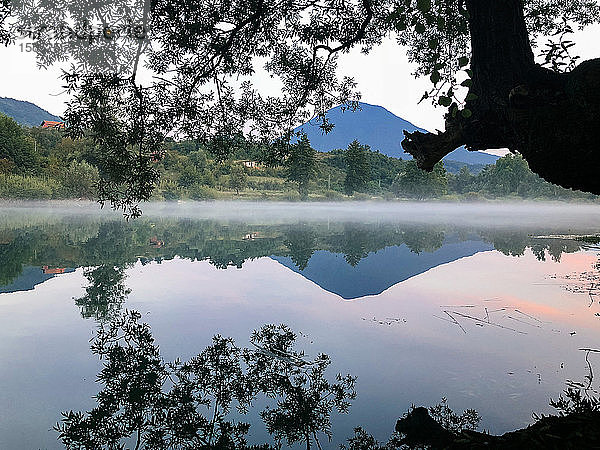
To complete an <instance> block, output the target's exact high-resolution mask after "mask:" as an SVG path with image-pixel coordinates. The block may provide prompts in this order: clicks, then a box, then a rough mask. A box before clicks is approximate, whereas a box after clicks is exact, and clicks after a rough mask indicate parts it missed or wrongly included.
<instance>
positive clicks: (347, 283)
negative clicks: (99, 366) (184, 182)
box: [0, 217, 587, 317]
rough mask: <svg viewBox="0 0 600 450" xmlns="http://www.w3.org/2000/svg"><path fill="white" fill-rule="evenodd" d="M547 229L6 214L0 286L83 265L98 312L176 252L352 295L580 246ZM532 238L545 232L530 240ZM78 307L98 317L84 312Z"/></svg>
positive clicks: (20, 285) (17, 285)
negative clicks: (478, 261)
mask: <svg viewBox="0 0 600 450" xmlns="http://www.w3.org/2000/svg"><path fill="white" fill-rule="evenodd" d="M74 230H76V232H74ZM554 231H556V230H553V229H544V228H540V227H536V228H522V229H517V230H512V231H506V230H505V229H495V228H493V227H489V226H488V227H487V228H481V227H477V228H474V227H466V226H462V227H458V226H453V225H439V224H437V225H428V226H425V225H411V224H402V223H377V222H375V223H355V222H352V223H322V222H310V223H302V222H299V223H294V224H285V223H284V224H248V223H243V222H222V221H214V220H191V219H158V220H157V219H156V218H155V219H150V218H145V219H142V220H138V221H135V222H129V223H127V222H123V221H120V220H112V221H110V220H109V221H102V220H99V219H98V218H96V219H94V218H89V217H88V218H81V217H79V218H78V217H72V218H70V219H69V220H68V221H52V220H47V221H43V220H41V219H39V218H38V219H37V221H36V218H35V217H33V218H29V221H28V222H25V223H23V224H22V225H21V226H19V225H18V224H16V223H15V222H14V221H12V222H10V223H8V224H0V236H2V240H1V241H0V289H1V290H0V292H15V291H20V290H27V289H32V288H33V287H34V286H35V285H37V284H39V283H42V282H44V281H46V280H47V279H49V278H51V277H53V276H55V275H57V274H56V273H54V274H48V273H44V271H43V270H42V269H39V271H38V272H37V274H36V273H35V271H34V270H32V268H34V267H50V268H69V267H86V270H85V275H86V277H87V278H88V280H89V282H90V286H89V287H88V292H87V295H86V297H84V298H82V299H80V300H79V301H78V302H79V303H80V304H81V306H82V308H83V309H86V308H87V306H86V305H88V306H89V307H90V308H92V309H93V308H94V306H93V305H94V304H97V305H98V309H99V312H100V311H101V310H102V309H103V308H105V309H110V308H109V307H108V305H107V304H108V303H110V302H115V303H116V302H118V297H119V295H120V293H119V292H120V291H121V290H127V288H126V287H125V285H124V284H123V277H124V270H125V269H126V268H127V267H131V266H132V265H133V264H135V263H136V262H138V261H141V262H142V263H143V264H146V263H148V262H151V261H155V262H161V261H164V260H172V259H173V258H176V257H178V258H183V259H189V260H192V261H198V260H207V261H209V262H210V264H212V265H213V266H215V267H217V268H220V269H225V268H227V267H231V266H233V267H237V268H241V267H242V266H243V265H244V263H245V262H246V261H248V260H254V259H256V258H260V257H272V258H274V259H275V260H277V261H278V262H280V263H281V264H283V265H285V266H287V267H289V268H291V269H292V270H295V271H297V272H299V273H301V274H302V275H303V276H305V277H306V278H308V279H310V280H311V281H313V282H315V283H316V284H318V285H319V286H321V287H323V288H324V289H326V290H329V291H330V292H334V293H336V294H338V295H340V296H341V297H343V298H346V299H350V298H359V297H364V296H366V295H374V294H379V293H381V292H382V291H384V290H385V289H387V288H389V287H390V286H392V285H394V284H396V283H399V282H401V281H405V280H407V279H409V278H411V277H413V276H415V275H417V274H420V273H423V272H425V271H427V270H429V269H431V268H432V267H436V266H438V265H440V264H446V263H448V262H451V261H454V260H457V259H459V258H462V257H465V256H471V255H473V254H475V253H478V252H482V251H488V250H491V249H494V248H495V249H496V250H499V251H500V252H502V253H504V254H506V255H511V256H522V255H523V254H524V253H525V251H526V250H527V249H528V248H529V249H531V250H532V251H533V253H534V254H535V255H536V257H537V258H538V259H539V260H545V258H546V255H549V256H550V257H551V258H552V259H553V260H554V261H560V257H561V255H562V254H563V253H572V252H576V251H578V250H580V249H581V248H582V247H583V246H585V245H587V244H586V242H582V241H578V240H575V239H573V238H571V239H569V238H564V237H562V238H560V237H552V236H547V235H548V234H550V233H551V232H554ZM540 235H546V237H536V236H540ZM338 255H339V256H340V258H341V259H340V258H338ZM324 267H326V268H327V270H323V268H324ZM70 270H72V269H67V271H70ZM357 280H358V281H357ZM101 297H104V298H101ZM102 303H105V304H106V305H105V306H104V307H102V306H101V304H102ZM83 314H84V316H86V317H94V316H96V313H94V312H92V311H91V310H90V311H88V310H85V311H83Z"/></svg>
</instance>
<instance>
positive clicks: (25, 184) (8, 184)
mask: <svg viewBox="0 0 600 450" xmlns="http://www.w3.org/2000/svg"><path fill="white" fill-rule="evenodd" d="M59 191H60V185H59V184H58V182H56V181H55V180H52V179H48V178H40V177H29V176H20V175H2V174H0V198H16V199H23V200H30V199H50V198H55V197H56V196H57V195H58V192H59Z"/></svg>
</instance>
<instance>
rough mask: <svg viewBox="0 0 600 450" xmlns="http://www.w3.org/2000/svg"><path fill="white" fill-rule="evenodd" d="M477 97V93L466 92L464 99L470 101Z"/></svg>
mask: <svg viewBox="0 0 600 450" xmlns="http://www.w3.org/2000/svg"><path fill="white" fill-rule="evenodd" d="M478 98H479V95H477V94H473V93H472V92H469V93H468V94H467V98H466V99H465V100H466V101H470V100H477V99H478Z"/></svg>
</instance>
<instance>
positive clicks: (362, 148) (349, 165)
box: [344, 140, 371, 195]
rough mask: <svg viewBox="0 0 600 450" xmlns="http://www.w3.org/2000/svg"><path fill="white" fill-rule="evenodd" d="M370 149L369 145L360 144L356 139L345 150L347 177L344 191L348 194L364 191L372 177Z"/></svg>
mask: <svg viewBox="0 0 600 450" xmlns="http://www.w3.org/2000/svg"><path fill="white" fill-rule="evenodd" d="M368 149H369V146H368V145H360V143H359V142H358V141H356V140H355V141H353V142H352V143H351V144H350V145H349V146H348V149H347V150H346V152H345V155H344V159H345V161H346V178H345V179H344V191H345V192H346V194H347V195H353V194H354V192H356V191H362V190H363V189H364V188H365V187H366V185H367V183H368V182H369V180H370V179H371V167H370V165H369V161H368V159H367V151H368Z"/></svg>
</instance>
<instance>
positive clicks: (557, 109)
mask: <svg viewBox="0 0 600 450" xmlns="http://www.w3.org/2000/svg"><path fill="white" fill-rule="evenodd" d="M466 6H467V10H468V12H469V16H470V18H469V27H470V31H471V47H472V60H471V69H472V71H473V85H472V87H471V89H470V92H472V93H474V94H476V95H477V99H475V100H472V101H469V102H467V105H466V107H467V108H468V109H470V110H471V111H472V112H473V115H472V116H471V117H470V118H464V117H462V116H461V115H460V114H459V115H458V116H457V117H455V118H452V117H449V116H447V120H446V131H445V132H443V133H441V134H439V135H436V134H423V133H419V132H415V133H407V138H406V139H405V141H404V142H403V146H404V148H405V149H406V150H407V151H408V152H409V153H411V154H412V155H413V156H414V157H415V159H416V160H417V162H418V164H419V166H420V167H421V168H423V169H426V170H431V169H432V168H433V166H434V165H435V163H437V162H438V161H439V160H441V158H443V157H444V156H445V155H447V154H448V153H450V152H451V151H453V150H454V149H455V148H457V147H459V146H461V145H466V146H467V148H468V149H469V150H486V149H490V148H509V149H510V150H512V151H518V152H520V153H521V154H522V155H523V157H524V158H525V159H526V160H527V161H528V163H529V166H530V168H531V169H532V170H533V171H534V172H536V173H538V174H539V175H541V176H542V177H544V178H545V179H547V180H548V181H551V182H553V183H556V184H559V185H562V186H565V187H572V188H576V189H581V190H585V191H589V192H594V193H597V194H600V176H599V172H600V152H599V151H598V142H600V60H590V61H587V62H585V63H583V64H581V65H580V66H578V67H577V68H576V69H575V70H573V71H572V72H570V73H568V74H558V73H554V72H552V71H550V70H548V69H544V68H542V67H540V66H539V65H536V64H535V62H534V57H533V52H532V50H531V45H530V43H529V38H528V35H527V30H526V28H525V20H524V17H523V5H522V0H502V1H498V0H466Z"/></svg>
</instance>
